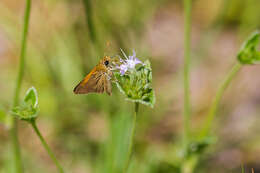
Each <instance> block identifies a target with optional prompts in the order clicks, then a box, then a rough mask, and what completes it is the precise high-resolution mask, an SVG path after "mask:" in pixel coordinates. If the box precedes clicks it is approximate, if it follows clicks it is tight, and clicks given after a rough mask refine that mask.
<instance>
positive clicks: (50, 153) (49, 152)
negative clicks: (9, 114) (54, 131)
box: [30, 120, 64, 173]
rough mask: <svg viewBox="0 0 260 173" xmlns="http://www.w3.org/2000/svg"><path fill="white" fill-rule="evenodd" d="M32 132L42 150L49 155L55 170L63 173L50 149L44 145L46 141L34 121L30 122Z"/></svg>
mask: <svg viewBox="0 0 260 173" xmlns="http://www.w3.org/2000/svg"><path fill="white" fill-rule="evenodd" d="M30 123H31V125H32V127H33V130H34V131H35V133H36V134H37V136H38V137H39V138H40V140H41V143H42V145H43V147H44V149H45V150H46V151H47V153H48V154H49V156H50V158H51V159H52V161H53V162H54V163H55V165H56V167H57V169H58V170H59V172H60V173H64V171H63V168H62V167H61V165H60V163H59V162H58V160H57V159H56V157H55V155H54V153H53V152H52V151H51V149H50V147H49V146H48V144H47V143H46V141H45V140H44V138H43V136H42V135H41V133H40V131H39V129H38V127H37V125H36V123H35V120H32V121H30Z"/></svg>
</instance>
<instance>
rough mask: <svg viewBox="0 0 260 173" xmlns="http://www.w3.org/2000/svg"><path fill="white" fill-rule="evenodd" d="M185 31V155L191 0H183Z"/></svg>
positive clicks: (189, 111) (187, 127) (186, 150)
mask: <svg viewBox="0 0 260 173" xmlns="http://www.w3.org/2000/svg"><path fill="white" fill-rule="evenodd" d="M184 10H185V26H184V27H185V33H184V37H185V38H184V117H183V118H184V139H183V140H184V147H185V148H184V149H185V155H186V154H187V152H188V145H189V133H190V129H189V125H190V114H191V110H190V109H191V106H190V81H189V80H190V54H191V47H190V40H191V38H190V37H191V0H184Z"/></svg>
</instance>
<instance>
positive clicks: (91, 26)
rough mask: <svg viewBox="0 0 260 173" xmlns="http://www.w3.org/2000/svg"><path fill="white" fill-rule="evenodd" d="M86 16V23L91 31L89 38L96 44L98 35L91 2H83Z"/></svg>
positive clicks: (85, 0) (86, 0)
mask: <svg viewBox="0 0 260 173" xmlns="http://www.w3.org/2000/svg"><path fill="white" fill-rule="evenodd" d="M83 3H84V7H85V14H86V22H87V26H88V30H89V36H90V40H91V41H92V43H94V44H95V43H96V33H95V28H94V21H93V16H92V7H91V2H90V0H83Z"/></svg>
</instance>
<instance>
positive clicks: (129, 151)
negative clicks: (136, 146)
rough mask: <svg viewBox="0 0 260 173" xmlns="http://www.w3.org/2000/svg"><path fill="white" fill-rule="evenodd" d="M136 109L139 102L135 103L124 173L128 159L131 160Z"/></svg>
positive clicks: (128, 162)
mask: <svg viewBox="0 0 260 173" xmlns="http://www.w3.org/2000/svg"><path fill="white" fill-rule="evenodd" d="M138 109H139V103H135V113H134V120H133V127H132V130H131V136H130V143H129V146H128V153H127V158H126V163H125V166H124V171H123V172H124V173H126V172H127V170H128V167H129V164H130V160H131V155H132V151H133V143H134V136H135V126H136V117H137V113H138Z"/></svg>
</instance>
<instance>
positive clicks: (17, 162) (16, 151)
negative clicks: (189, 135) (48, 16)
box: [10, 0, 31, 173]
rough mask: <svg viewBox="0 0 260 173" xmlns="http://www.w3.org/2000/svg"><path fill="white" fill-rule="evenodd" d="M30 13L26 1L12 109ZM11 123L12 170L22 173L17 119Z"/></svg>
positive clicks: (16, 102)
mask: <svg viewBox="0 0 260 173" xmlns="http://www.w3.org/2000/svg"><path fill="white" fill-rule="evenodd" d="M30 11H31V0H26V7H25V15H24V25H23V35H22V43H21V54H20V62H19V71H18V76H17V81H16V88H15V94H14V99H13V107H15V106H17V105H18V103H19V95H20V90H21V84H22V79H23V76H24V66H25V56H26V46H27V35H28V28H29V18H30ZM12 122H13V123H12V127H11V129H10V136H11V142H12V148H13V157H14V170H15V172H16V173H22V172H23V167H22V162H21V153H20V146H19V140H18V134H17V119H16V118H15V117H12Z"/></svg>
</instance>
